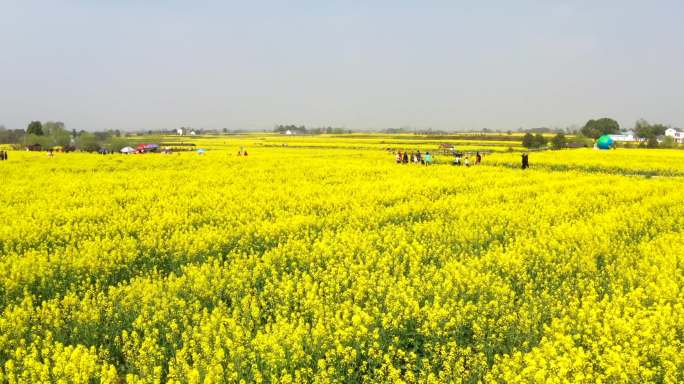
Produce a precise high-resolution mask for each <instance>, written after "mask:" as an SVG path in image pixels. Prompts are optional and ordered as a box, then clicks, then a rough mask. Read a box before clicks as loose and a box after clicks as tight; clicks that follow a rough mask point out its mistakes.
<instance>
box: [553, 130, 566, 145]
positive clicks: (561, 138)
mask: <svg viewBox="0 0 684 384" xmlns="http://www.w3.org/2000/svg"><path fill="white" fill-rule="evenodd" d="M566 145H567V139H566V138H565V135H564V134H562V133H559V134H557V135H556V136H554V137H553V138H552V139H551V146H552V147H553V149H561V148H565V146H566Z"/></svg>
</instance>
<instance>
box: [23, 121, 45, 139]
mask: <svg viewBox="0 0 684 384" xmlns="http://www.w3.org/2000/svg"><path fill="white" fill-rule="evenodd" d="M26 133H27V134H29V135H36V136H43V124H41V123H40V121H32V122H30V123H29V125H28V127H27V128H26Z"/></svg>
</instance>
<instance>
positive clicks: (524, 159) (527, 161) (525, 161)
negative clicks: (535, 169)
mask: <svg viewBox="0 0 684 384" xmlns="http://www.w3.org/2000/svg"><path fill="white" fill-rule="evenodd" d="M529 167H530V158H529V155H528V154H527V153H523V154H522V169H527V168H529Z"/></svg>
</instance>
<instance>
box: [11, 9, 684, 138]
mask: <svg viewBox="0 0 684 384" xmlns="http://www.w3.org/2000/svg"><path fill="white" fill-rule="evenodd" d="M602 116H610V117H614V118H616V119H617V120H618V121H619V122H620V124H621V125H623V126H628V127H631V126H632V125H633V123H634V121H635V120H636V119H637V118H640V117H643V118H646V119H647V120H649V121H653V122H662V123H665V124H671V125H674V126H681V127H684V1H681V0H677V1H674V0H673V1H486V0H485V1H364V2H362V1H323V0H318V1H240V2H229V1H209V0H198V1H173V0H167V1H162V0H139V1H133V0H89V1H88V0H45V1H32V0H0V124H4V125H5V126H6V127H8V128H20V127H21V128H23V127H25V126H26V124H27V123H28V122H29V121H30V120H34V119H35V120H42V121H46V120H61V121H64V122H65V123H66V125H67V127H68V128H75V129H86V130H100V129H109V128H111V129H123V130H137V129H159V128H175V127H179V126H187V125H190V126H193V127H198V128H200V127H203V128H224V127H225V128H229V129H270V128H272V127H273V125H274V124H276V123H284V124H289V123H294V124H304V125H307V126H328V125H331V126H344V127H347V128H352V129H369V128H371V129H379V128H387V127H400V126H410V127H415V128H428V127H431V128H433V129H479V128H485V127H486V128H491V129H516V128H518V127H527V128H530V127H538V126H553V127H566V126H569V125H573V124H577V125H581V124H583V123H584V122H585V121H586V120H587V119H589V118H594V117H602Z"/></svg>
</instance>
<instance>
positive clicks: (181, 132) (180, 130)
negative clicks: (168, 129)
mask: <svg viewBox="0 0 684 384" xmlns="http://www.w3.org/2000/svg"><path fill="white" fill-rule="evenodd" d="M176 133H178V136H183V135H185V130H184V129H183V128H178V129H177V130H176Z"/></svg>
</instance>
